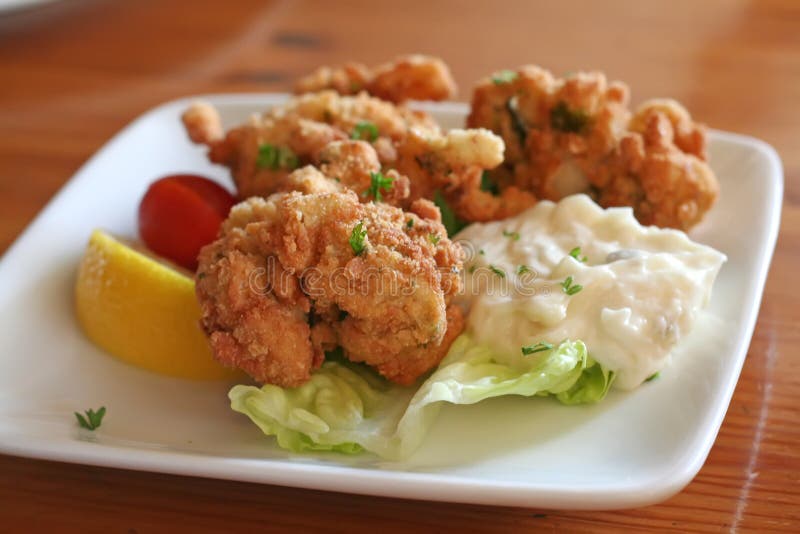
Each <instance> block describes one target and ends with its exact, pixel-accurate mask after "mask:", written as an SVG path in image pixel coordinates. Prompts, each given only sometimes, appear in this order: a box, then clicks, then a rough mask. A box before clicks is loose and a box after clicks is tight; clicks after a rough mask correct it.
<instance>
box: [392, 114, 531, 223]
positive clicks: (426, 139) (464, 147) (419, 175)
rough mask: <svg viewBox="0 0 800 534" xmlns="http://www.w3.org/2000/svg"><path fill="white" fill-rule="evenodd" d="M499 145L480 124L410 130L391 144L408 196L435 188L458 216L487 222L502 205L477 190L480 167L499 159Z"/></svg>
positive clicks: (432, 191)
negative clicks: (429, 131)
mask: <svg viewBox="0 0 800 534" xmlns="http://www.w3.org/2000/svg"><path fill="white" fill-rule="evenodd" d="M503 150H504V144H503V140H502V139H501V138H500V137H498V136H497V135H495V134H493V133H492V132H490V131H489V130H486V129H482V128H481V129H475V130H450V131H449V132H447V133H446V134H444V135H433V136H426V135H423V134H421V133H420V132H416V131H414V130H412V131H411V132H410V133H409V135H408V136H407V137H406V138H405V139H403V140H402V141H400V142H399V143H398V144H397V161H396V163H395V167H396V169H397V170H398V171H399V172H401V173H402V174H404V175H406V176H408V177H409V180H410V182H411V194H410V198H434V196H435V195H436V193H437V192H439V193H440V194H441V195H442V196H443V197H444V199H445V200H446V201H447V202H448V204H449V205H450V206H451V207H452V208H453V209H454V210H455V212H456V214H457V215H458V216H459V217H460V218H461V219H463V220H466V221H487V220H493V219H498V218H502V217H504V216H507V215H505V212H506V204H504V203H503V202H502V201H501V200H500V199H497V198H495V197H493V196H492V195H490V194H488V193H486V192H485V191H483V190H482V189H481V185H482V176H483V173H484V171H486V170H487V169H492V168H494V167H497V166H498V165H500V164H501V163H502V162H503ZM534 202H535V199H531V200H530V202H529V203H528V205H531V204H533V203H534Z"/></svg>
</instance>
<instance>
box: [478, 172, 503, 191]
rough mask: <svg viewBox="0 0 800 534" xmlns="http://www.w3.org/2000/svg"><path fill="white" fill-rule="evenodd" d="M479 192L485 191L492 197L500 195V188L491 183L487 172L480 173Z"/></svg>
mask: <svg viewBox="0 0 800 534" xmlns="http://www.w3.org/2000/svg"><path fill="white" fill-rule="evenodd" d="M481 191H486V192H487V193H491V194H492V195H494V196H497V195H498V194H500V188H498V187H497V184H496V183H494V182H493V181H492V178H491V176H489V171H483V172H482V173H481Z"/></svg>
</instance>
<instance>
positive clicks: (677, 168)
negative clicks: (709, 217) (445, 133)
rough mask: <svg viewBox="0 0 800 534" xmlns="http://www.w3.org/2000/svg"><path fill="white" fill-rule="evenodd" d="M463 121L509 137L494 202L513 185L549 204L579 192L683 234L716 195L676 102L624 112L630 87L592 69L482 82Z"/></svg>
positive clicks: (700, 131)
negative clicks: (564, 74) (555, 74)
mask: <svg viewBox="0 0 800 534" xmlns="http://www.w3.org/2000/svg"><path fill="white" fill-rule="evenodd" d="M467 125H468V126H469V127H473V128H477V127H483V128H489V129H491V130H492V131H494V132H495V133H497V134H499V135H500V136H502V137H503V139H504V141H505V142H506V157H505V163H504V165H503V168H502V169H500V170H498V171H496V172H494V173H492V179H493V181H494V183H495V184H496V185H497V188H498V189H499V191H500V198H501V199H502V198H507V199H508V200H510V198H511V196H512V195H513V196H516V193H508V191H509V190H512V188H516V191H517V192H520V193H521V192H530V193H531V194H532V195H533V196H535V197H536V198H545V199H550V200H558V199H560V198H563V197H564V196H566V195H569V194H573V193H577V192H586V193H589V194H591V195H592V196H594V198H595V199H596V200H597V201H598V202H599V203H600V204H601V205H602V206H604V207H609V206H631V207H633V209H634V213H635V214H636V216H637V218H638V219H639V220H640V221H641V222H642V223H644V224H656V225H659V226H667V227H675V228H680V229H682V230H688V229H689V228H691V227H692V226H693V225H695V224H697V222H699V221H700V220H701V219H702V217H703V215H704V214H705V213H706V212H707V211H708V209H710V207H711V206H712V205H713V203H714V201H715V199H716V197H717V194H718V184H717V180H716V178H715V176H714V174H713V172H712V171H711V168H710V167H709V166H708V164H707V163H706V161H705V160H706V148H705V145H706V133H705V127H704V126H702V125H700V124H697V123H695V122H694V121H693V120H692V118H691V116H690V115H689V113H688V112H687V111H686V109H684V108H683V107H682V106H681V105H680V104H678V103H677V102H675V101H673V100H665V99H661V100H651V101H648V102H645V103H644V104H642V106H641V107H640V108H639V109H638V110H637V111H636V112H635V113H634V114H631V112H630V111H629V110H628V88H627V86H625V85H624V84H622V83H620V82H610V83H609V82H608V81H607V79H606V77H605V76H604V75H603V74H602V73H599V72H588V73H585V72H579V73H577V74H574V75H570V76H568V77H567V78H564V79H559V78H556V77H554V76H553V75H552V74H551V73H550V72H548V71H546V70H545V69H542V68H539V67H536V66H525V67H522V68H520V69H518V70H517V71H515V72H513V73H508V72H506V73H504V74H503V75H502V76H501V75H496V76H494V77H493V78H487V79H484V80H482V81H481V82H480V83H479V84H478V86H477V87H476V88H475V91H474V93H473V98H472V109H471V113H470V115H469V117H468V120H467ZM525 206H526V203H525V202H520V203H519V204H517V205H512V206H510V208H509V209H508V210H506V211H504V212H503V213H504V214H513V213H514V212H513V209H519V208H523V209H524V207H525Z"/></svg>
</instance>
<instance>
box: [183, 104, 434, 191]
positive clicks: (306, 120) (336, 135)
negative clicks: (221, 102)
mask: <svg viewBox="0 0 800 534" xmlns="http://www.w3.org/2000/svg"><path fill="white" fill-rule="evenodd" d="M183 122H184V125H185V126H186V128H187V130H188V131H189V133H190V136H191V138H192V140H194V141H195V142H199V143H202V144H206V145H207V146H208V147H209V159H210V160H211V161H212V162H214V163H219V164H221V165H225V166H227V167H228V168H230V170H231V174H232V175H233V180H234V183H235V184H236V188H237V192H238V195H239V197H240V198H247V197H250V196H268V195H270V194H272V193H274V192H275V191H278V190H279V189H280V188H281V183H282V182H283V180H284V179H285V178H286V176H288V174H289V173H290V172H291V171H292V170H294V169H295V168H297V167H298V166H301V165H304V164H307V163H312V162H319V161H320V160H321V157H320V154H321V152H322V151H323V149H325V147H327V146H328V145H329V144H331V143H332V142H335V141H344V140H347V139H349V138H350V137H351V136H353V134H354V131H355V130H356V127H357V125H360V124H363V123H368V124H369V125H372V126H374V127H375V128H376V129H377V138H376V139H372V140H371V141H372V146H373V148H374V150H375V152H376V154H377V155H378V158H379V161H380V162H381V163H382V164H388V163H391V161H392V160H393V159H394V158H396V152H395V149H394V143H395V142H396V141H398V140H400V139H403V138H404V137H405V136H406V135H407V134H408V131H409V129H410V128H414V129H417V130H419V131H421V132H425V133H426V134H428V135H435V134H438V133H439V132H440V130H439V127H438V125H437V124H436V123H435V122H434V121H433V119H432V118H431V117H430V116H428V115H427V114H425V113H422V112H416V111H411V110H408V109H406V108H404V107H402V106H395V105H393V104H391V103H389V102H384V101H382V100H379V99H377V98H372V97H369V96H367V95H365V94H361V95H358V96H354V97H351V96H340V95H338V94H336V93H334V92H333V91H325V92H322V93H316V94H308V95H302V96H298V97H293V98H292V99H290V100H289V101H288V102H286V103H285V104H283V105H280V106H275V107H274V108H272V109H270V110H268V111H266V112H265V113H263V114H261V115H256V116H253V117H251V118H250V120H249V121H248V122H246V123H245V124H243V125H241V126H238V127H236V128H233V129H232V130H230V131H228V132H227V134H225V135H224V136H223V135H222V134H221V131H222V127H221V125H220V122H219V115H218V114H217V113H216V111H215V110H214V109H213V107H211V106H209V105H208V104H203V103H195V104H193V105H192V106H191V107H190V108H189V109H188V110H187V111H186V112H185V113H184V114H183ZM370 134H371V132H370V131H366V132H365V133H364V135H370ZM335 177H336V178H340V179H341V177H338V176H335ZM358 192H359V193H360V192H361V191H358Z"/></svg>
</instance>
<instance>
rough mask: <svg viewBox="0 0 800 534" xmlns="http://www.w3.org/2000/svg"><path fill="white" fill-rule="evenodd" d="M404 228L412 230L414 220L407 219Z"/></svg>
mask: <svg viewBox="0 0 800 534" xmlns="http://www.w3.org/2000/svg"><path fill="white" fill-rule="evenodd" d="M406 228H414V219H409V220H407V221H406Z"/></svg>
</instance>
